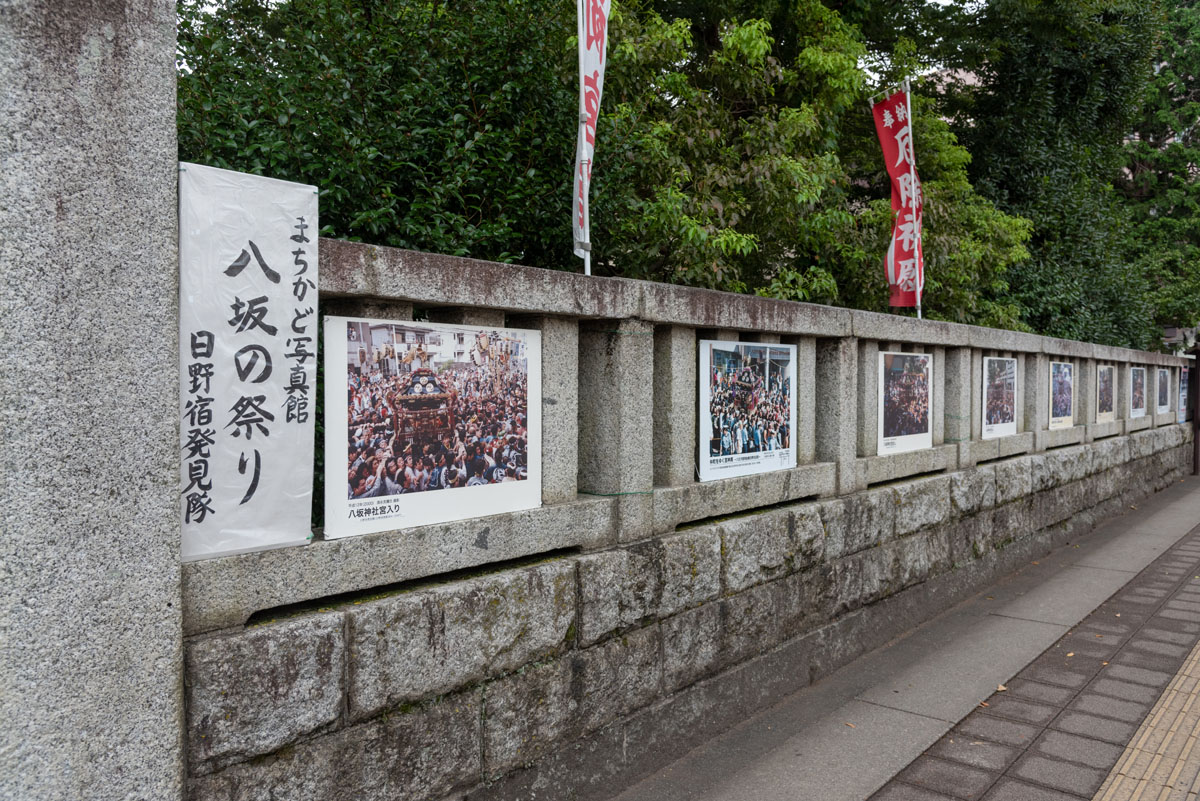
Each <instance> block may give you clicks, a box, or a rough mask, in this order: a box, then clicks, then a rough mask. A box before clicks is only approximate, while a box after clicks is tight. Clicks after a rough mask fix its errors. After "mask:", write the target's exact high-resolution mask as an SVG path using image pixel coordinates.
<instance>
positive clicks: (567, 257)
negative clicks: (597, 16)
mask: <svg viewBox="0 0 1200 801" xmlns="http://www.w3.org/2000/svg"><path fill="white" fill-rule="evenodd" d="M179 19H180V27H179V59H180V63H181V65H182V66H181V69H180V74H179V117H178V120H179V122H178V127H179V151H180V158H181V159H184V160H191V161H198V162H202V163H206V164H211V165H214V166H219V167H227V168H230V169H236V170H243V171H247V172H253V173H259V174H265V175H271V176H273V177H276V178H283V179H288V180H295V181H303V182H307V183H312V184H315V185H317V186H318V187H319V188H320V190H321V221H322V223H323V225H324V229H325V233H326V234H328V235H332V236H338V237H343V238H351V239H363V240H367V241H371V242H375V243H379V244H386V245H393V246H396V247H405V248H412V249H417V250H426V251H436V252H442V253H451V254H458V255H471V256H477V257H480V258H488V259H496V260H501V261H506V260H521V261H524V262H525V263H530V264H541V265H546V266H563V265H564V264H572V265H573V264H574V261H573V259H574V257H573V256H571V254H570V244H571V227H570V217H569V215H568V214H567V213H564V207H568V204H569V202H570V196H571V186H570V182H571V171H570V159H571V158H572V154H573V153H574V146H575V126H576V123H575V120H576V103H577V100H576V89H575V78H574V72H573V70H574V69H575V58H574V52H573V50H572V49H571V46H570V45H571V43H570V39H571V37H573V36H574V33H575V19H574V14H573V13H572V7H571V4H569V3H566V2H563V1H562V0H488V2H486V3H474V2H461V1H458V2H455V1H451V2H367V1H366V0H288V1H286V2H278V1H277V0H225V1H224V2H219V3H212V2H209V0H183V2H181V3H180V5H179ZM564 154H565V155H564Z"/></svg>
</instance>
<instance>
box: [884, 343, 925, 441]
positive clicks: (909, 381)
mask: <svg viewBox="0 0 1200 801" xmlns="http://www.w3.org/2000/svg"><path fill="white" fill-rule="evenodd" d="M932 387H933V356H932V355H931V354H928V353H887V352H884V353H880V354H879V451H878V453H879V455H880V456H883V455H885V454H889V453H903V452H904V451H915V450H920V449H921V448H932V447H933V425H932V418H933V409H932V407H933V394H932V392H933V389H932Z"/></svg>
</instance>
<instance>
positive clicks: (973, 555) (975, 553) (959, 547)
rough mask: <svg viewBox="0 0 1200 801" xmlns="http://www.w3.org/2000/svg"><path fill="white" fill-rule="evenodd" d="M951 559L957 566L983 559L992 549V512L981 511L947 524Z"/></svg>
mask: <svg viewBox="0 0 1200 801" xmlns="http://www.w3.org/2000/svg"><path fill="white" fill-rule="evenodd" d="M946 536H947V540H948V542H949V545H950V561H951V563H952V564H954V565H955V566H962V565H965V564H967V563H969V562H971V561H973V560H976V559H981V558H983V556H984V555H985V554H987V552H988V551H990V550H992V541H993V533H992V513H991V512H990V511H986V512H980V513H979V514H976V515H971V516H970V517H963V518H960V519H958V520H955V521H954V522H953V523H951V524H950V525H949V526H947V532H946Z"/></svg>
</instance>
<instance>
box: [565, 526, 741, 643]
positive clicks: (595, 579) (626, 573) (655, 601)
mask: <svg viewBox="0 0 1200 801" xmlns="http://www.w3.org/2000/svg"><path fill="white" fill-rule="evenodd" d="M720 570H721V538H720V535H719V533H718V531H717V529H716V527H713V526H708V527H705V528H702V529H697V530H695V531H689V532H686V533H684V534H679V535H676V536H672V537H665V538H662V539H661V540H652V541H650V542H646V543H641V544H639V545H635V546H631V547H629V548H622V549H615V550H612V551H605V552H603V553H599V554H593V555H589V556H584V557H582V558H581V559H580V560H579V581H580V599H581V603H582V606H581V608H580V632H579V636H580V642H581V643H582V644H584V645H590V644H592V643H595V642H598V641H599V640H601V639H603V638H604V637H605V636H607V635H608V634H610V633H612V632H614V631H618V630H624V629H626V628H629V627H631V626H636V625H639V624H641V623H643V622H645V621H647V620H650V619H656V618H660V617H666V616H668V615H672V614H674V613H676V612H679V611H682V610H683V609H687V608H689V607H693V606H696V605H698V604H700V603H702V602H704V601H706V600H710V599H713V598H716V597H717V595H718V593H719V592H720V575H721V573H720Z"/></svg>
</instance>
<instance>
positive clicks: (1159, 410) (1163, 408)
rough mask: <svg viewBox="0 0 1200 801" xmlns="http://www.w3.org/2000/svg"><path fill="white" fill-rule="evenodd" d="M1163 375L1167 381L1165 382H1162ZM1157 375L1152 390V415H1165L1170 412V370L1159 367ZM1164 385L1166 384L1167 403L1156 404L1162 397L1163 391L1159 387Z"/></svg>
mask: <svg viewBox="0 0 1200 801" xmlns="http://www.w3.org/2000/svg"><path fill="white" fill-rule="evenodd" d="M1164 374H1165V376H1166V379H1167V380H1166V381H1165V382H1164V381H1163V376H1164ZM1157 375H1158V379H1157V381H1155V383H1154V390H1155V398H1154V413H1155V414H1166V413H1167V412H1169V411H1171V368H1170V367H1160V368H1158V374H1157ZM1164 383H1165V384H1166V387H1167V392H1166V395H1167V402H1166V403H1165V404H1164V403H1159V402H1158V399H1159V398H1161V397H1162V396H1163V391H1162V390H1161V389H1160V388H1159V387H1161V386H1162V385H1163V384H1164Z"/></svg>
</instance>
